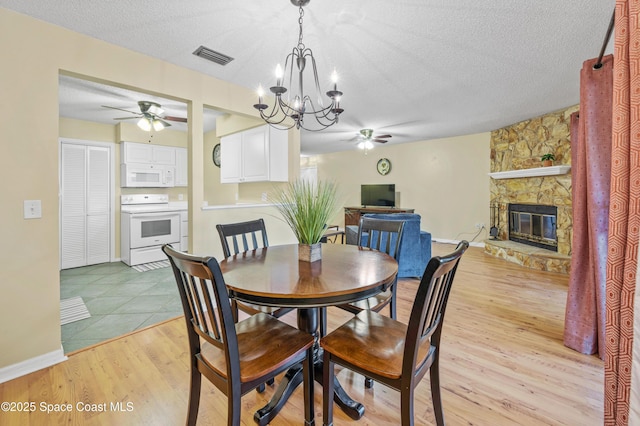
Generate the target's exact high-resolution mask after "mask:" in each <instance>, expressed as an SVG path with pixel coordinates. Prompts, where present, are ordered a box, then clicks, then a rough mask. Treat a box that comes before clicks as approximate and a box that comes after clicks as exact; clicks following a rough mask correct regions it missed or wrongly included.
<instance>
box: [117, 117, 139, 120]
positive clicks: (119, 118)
mask: <svg viewBox="0 0 640 426" xmlns="http://www.w3.org/2000/svg"><path fill="white" fill-rule="evenodd" d="M138 118H140V117H118V118H114V120H136V119H138Z"/></svg>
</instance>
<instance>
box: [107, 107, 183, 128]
mask: <svg viewBox="0 0 640 426" xmlns="http://www.w3.org/2000/svg"><path fill="white" fill-rule="evenodd" d="M102 106H103V107H104V108H110V109H117V110H119V111H124V112H128V113H131V114H133V115H134V116H133V117H117V118H114V120H132V119H138V123H137V124H138V127H140V128H141V129H142V130H145V131H150V130H151V128H153V129H154V130H155V131H160V130H162V129H164V128H165V127H169V126H171V124H170V123H168V121H176V122H180V123H186V122H187V119H186V118H184V117H171V116H168V115H163V113H164V110H163V109H162V106H161V105H160V104H159V103H157V102H151V101H139V102H138V107H140V112H135V111H129V110H127V109H124V108H118V107H112V106H108V105H102Z"/></svg>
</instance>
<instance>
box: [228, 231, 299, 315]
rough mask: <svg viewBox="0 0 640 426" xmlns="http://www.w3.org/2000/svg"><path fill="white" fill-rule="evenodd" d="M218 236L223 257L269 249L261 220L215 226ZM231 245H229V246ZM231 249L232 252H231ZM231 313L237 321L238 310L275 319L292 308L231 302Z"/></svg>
mask: <svg viewBox="0 0 640 426" xmlns="http://www.w3.org/2000/svg"><path fill="white" fill-rule="evenodd" d="M216 229H217V230H218V234H219V235H220V243H221V244H222V252H223V254H224V257H225V258H227V257H230V256H233V255H236V254H239V253H243V252H246V251H249V250H257V249H259V248H263V247H269V240H268V239H267V229H266V227H265V225H264V220H263V219H256V220H250V221H247V222H238V223H227V224H218V225H216ZM230 243H231V244H230ZM232 249H233V250H232ZM231 305H232V308H233V312H234V315H235V318H236V320H237V319H238V310H241V311H243V312H245V313H247V314H249V315H255V314H257V313H258V312H264V313H266V314H269V315H271V316H274V317H276V318H280V317H281V316H283V315H285V314H286V313H288V312H291V311H292V310H293V308H283V307H273V306H260V305H254V304H251V303H245V302H238V301H236V300H232V301H231Z"/></svg>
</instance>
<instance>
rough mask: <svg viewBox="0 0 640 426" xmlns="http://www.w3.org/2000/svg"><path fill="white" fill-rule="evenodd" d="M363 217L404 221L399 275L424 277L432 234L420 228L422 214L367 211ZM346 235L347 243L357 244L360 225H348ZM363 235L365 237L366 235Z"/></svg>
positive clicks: (429, 257) (429, 254)
mask: <svg viewBox="0 0 640 426" xmlns="http://www.w3.org/2000/svg"><path fill="white" fill-rule="evenodd" d="M363 217H369V218H372V219H385V220H402V221H404V229H403V232H402V243H401V246H400V255H399V256H398V277H422V274H423V273H424V270H425V268H426V267H427V263H428V262H429V259H431V234H430V233H428V232H426V231H421V230H420V221H421V217H420V215H419V214H415V213H367V214H365V215H363ZM346 237H347V244H354V245H355V244H357V240H358V227H357V226H353V225H351V226H347V227H346ZM362 237H363V239H364V238H365V236H364V235H363V236H362ZM365 241H366V240H365Z"/></svg>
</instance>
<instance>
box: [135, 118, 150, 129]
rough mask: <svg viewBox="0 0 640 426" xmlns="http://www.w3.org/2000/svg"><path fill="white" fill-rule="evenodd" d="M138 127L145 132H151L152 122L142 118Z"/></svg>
mask: <svg viewBox="0 0 640 426" xmlns="http://www.w3.org/2000/svg"><path fill="white" fill-rule="evenodd" d="M138 127H139V128H141V129H142V130H144V131H145V132H150V131H151V121H149V120H148V119H146V118H144V117H143V118H141V119H140V120H138Z"/></svg>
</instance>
